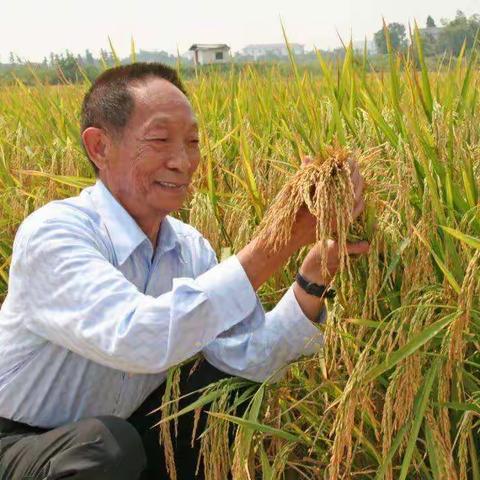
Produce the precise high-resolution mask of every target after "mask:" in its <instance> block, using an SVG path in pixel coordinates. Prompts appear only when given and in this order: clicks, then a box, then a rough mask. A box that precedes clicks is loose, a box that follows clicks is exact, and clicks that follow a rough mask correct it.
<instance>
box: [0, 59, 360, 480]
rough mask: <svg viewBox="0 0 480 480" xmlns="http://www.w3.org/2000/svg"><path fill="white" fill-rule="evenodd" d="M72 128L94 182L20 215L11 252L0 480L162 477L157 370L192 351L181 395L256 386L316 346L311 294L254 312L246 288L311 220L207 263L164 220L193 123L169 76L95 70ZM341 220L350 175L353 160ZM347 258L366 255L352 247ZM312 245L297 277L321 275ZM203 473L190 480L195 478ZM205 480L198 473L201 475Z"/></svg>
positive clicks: (204, 249) (192, 157) (192, 164)
mask: <svg viewBox="0 0 480 480" xmlns="http://www.w3.org/2000/svg"><path fill="white" fill-rule="evenodd" d="M81 133H82V139H83V144H84V147H85V151H86V153H87V155H88V157H89V159H90V161H91V162H92V164H93V167H94V169H95V172H96V177H97V180H96V183H95V185H94V186H92V187H88V188H85V189H84V190H83V191H82V192H81V193H80V195H79V196H77V197H73V198H67V199H65V200H61V201H54V202H51V203H49V204H47V205H45V206H44V207H42V208H40V209H39V210H37V211H35V212H34V213H32V214H31V215H30V216H28V217H27V218H26V219H25V220H24V222H23V223H22V224H21V226H20V228H19V229H18V232H17V235H16V237H15V242H14V246H13V255H12V262H11V269H10V280H9V290H8V295H7V298H6V300H5V302H4V304H3V305H2V309H1V311H0V351H1V355H0V479H2V480H5V479H8V480H20V479H39V480H40V479H42V480H55V479H67V478H68V479H72V480H81V479H82V480H83V479H85V480H87V479H88V480H107V479H112V480H135V479H140V478H141V479H155V480H160V479H161V478H168V477H167V476H166V475H167V474H166V470H165V465H164V460H163V454H162V452H161V450H160V449H161V447H160V446H159V444H158V429H151V428H150V427H151V426H152V425H153V424H154V423H155V422H156V420H158V419H156V418H155V417H154V416H148V417H147V416H146V414H147V413H148V412H149V411H151V410H152V409H154V408H156V407H158V406H159V404H160V402H161V397H162V394H163V389H164V381H165V378H166V371H167V369H168V368H169V367H171V366H173V365H177V364H179V363H181V362H183V361H184V360H186V359H188V358H190V357H191V356H193V355H195V354H196V353H198V352H202V353H203V356H204V358H205V359H206V361H204V362H203V364H202V366H201V367H200V368H198V369H197V370H196V371H195V373H194V374H193V375H192V376H190V377H187V376H186V375H183V376H182V382H181V390H182V393H187V392H188V391H193V390H195V389H197V388H200V387H202V386H205V385H207V384H209V383H211V382H213V381H216V380H218V379H220V378H222V377H225V376H231V375H236V376H240V377H244V378H247V379H251V380H253V381H263V380H265V379H267V378H269V377H270V376H273V378H274V379H275V378H279V377H280V376H281V373H282V369H283V367H285V366H286V365H288V363H289V362H291V361H293V360H295V359H297V358H298V357H300V356H302V355H311V354H313V353H315V352H317V351H318V350H319V349H320V348H321V346H322V338H321V335H320V333H319V329H318V328H317V326H316V325H315V323H316V322H321V321H323V320H324V318H325V308H324V306H323V295H320V296H318V295H316V294H315V292H312V291H311V290H310V289H309V288H307V289H305V285H304V284H303V287H302V286H301V283H302V282H301V280H300V281H299V282H295V283H294V284H293V285H291V286H290V288H289V289H288V290H287V291H286V293H285V294H284V296H283V297H282V298H281V299H280V301H279V302H278V304H277V305H276V306H275V308H273V309H272V310H271V311H269V312H268V313H266V312H265V311H264V309H263V307H262V305H261V303H260V301H259V299H258V296H257V294H256V290H257V289H258V288H259V287H260V286H261V285H262V284H263V283H264V282H265V281H266V280H267V279H268V278H269V277H270V276H271V275H272V274H273V273H274V272H275V271H276V270H278V269H279V268H281V267H282V266H283V265H284V264H285V263H286V262H287V260H288V259H289V258H290V257H291V256H292V255H293V254H295V253H296V252H297V251H298V250H299V249H300V248H301V247H303V246H306V245H310V244H312V243H314V241H315V219H314V218H313V217H312V216H311V215H310V214H308V213H307V212H306V211H305V212H303V211H302V212H301V214H299V215H298V216H297V219H296V223H295V225H294V227H293V235H292V237H291V239H290V241H289V243H288V244H287V245H285V246H284V247H283V248H282V249H280V250H279V251H278V252H276V253H272V252H271V251H266V250H265V249H264V248H262V247H261V246H260V245H258V244H257V242H256V241H255V240H253V241H252V242H251V243H249V244H248V245H246V246H245V247H244V248H243V249H242V250H241V251H239V252H238V253H237V254H236V255H233V256H231V257H230V258H228V259H227V260H225V261H223V262H221V263H217V259H216V256H215V253H214V251H213V249H212V248H211V246H210V244H209V242H208V240H206V239H205V238H204V237H203V236H202V235H201V234H200V233H199V232H198V231H197V230H195V229H194V228H193V227H191V226H190V225H187V224H185V223H183V222H181V221H179V220H177V219H175V218H173V217H172V216H170V215H169V214H170V213H172V212H174V211H176V210H178V209H180V208H181V207H182V204H183V202H184V200H185V198H186V194H187V189H189V187H190V184H191V181H192V175H193V174H194V172H195V170H196V168H197V167H198V165H199V162H200V161H201V159H200V151H199V145H198V127H197V122H196V120H195V115H194V113H193V111H192V107H191V105H190V103H189V101H188V99H187V96H186V94H185V91H184V88H183V86H182V84H181V82H180V80H179V79H178V77H177V75H176V73H175V71H174V70H171V69H170V68H168V67H165V66H163V65H160V64H142V63H138V64H134V65H128V66H121V67H117V68H113V69H110V70H107V71H106V72H104V73H103V74H102V75H101V76H100V77H99V78H98V79H97V80H96V82H95V83H94V84H93V85H92V87H91V88H90V90H89V92H88V93H87V94H86V96H85V98H84V101H83V107H82V125H81ZM352 164H353V167H354V168H353V169H352V182H353V184H354V186H355V190H356V202H355V208H354V216H358V215H359V214H360V212H361V211H362V209H363V200H362V192H363V179H362V177H361V175H360V174H359V172H358V167H357V165H356V163H355V162H352ZM349 248H350V253H352V254H361V253H365V252H366V251H367V249H368V244H366V243H365V242H363V243H358V244H352V245H350V246H349ZM319 253H320V252H319V250H318V247H316V246H313V247H311V249H310V251H309V253H308V254H307V256H306V258H305V260H304V262H303V264H302V265H301V268H300V273H301V275H302V276H303V277H304V278H305V279H306V280H307V281H308V282H312V283H316V284H319V285H327V284H328V283H329V282H330V281H331V276H333V275H334V274H335V271H336V269H337V266H338V258H337V251H336V248H335V244H332V246H331V248H329V250H328V265H329V274H330V276H329V278H322V277H321V276H320V274H319V270H320V269H319V268H318V265H319V264H318V259H319ZM182 422H183V424H182V425H181V426H180V432H179V438H178V439H177V441H176V442H175V443H174V445H175V455H176V457H177V458H181V461H179V462H177V464H178V478H179V479H180V480H191V479H193V478H195V474H194V471H195V464H196V454H197V451H196V450H195V449H192V448H191V446H190V434H191V431H192V427H193V420H192V417H189V416H185V418H183V417H182ZM199 475H200V477H201V473H200V474H199ZM201 478H203V477H201Z"/></svg>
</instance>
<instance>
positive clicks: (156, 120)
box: [145, 112, 198, 129]
mask: <svg viewBox="0 0 480 480" xmlns="http://www.w3.org/2000/svg"><path fill="white" fill-rule="evenodd" d="M173 120H174V118H173V116H172V115H169V114H167V113H157V114H155V115H154V116H153V117H152V118H150V119H149V120H148V121H147V123H146V125H145V126H146V128H147V129H150V128H155V127H162V126H164V125H167V124H169V123H171V122H172V121H173ZM190 123H191V125H192V127H197V126H198V123H197V120H196V118H195V116H194V115H193V112H192V115H191V117H190Z"/></svg>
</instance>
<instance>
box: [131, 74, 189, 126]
mask: <svg viewBox="0 0 480 480" xmlns="http://www.w3.org/2000/svg"><path fill="white" fill-rule="evenodd" d="M131 92H132V93H133V96H134V99H135V110H136V113H137V114H141V115H142V116H143V115H147V117H148V120H147V126H148V127H149V128H150V127H155V126H156V125H161V124H166V123H169V122H171V121H173V120H174V118H175V117H177V116H178V115H182V116H185V117H188V121H189V123H191V124H192V125H193V126H196V125H197V121H196V119H195V114H194V112H193V110H192V107H191V105H190V102H189V100H188V99H187V97H186V96H185V95H184V94H183V92H182V91H181V90H179V89H178V88H177V87H176V86H175V85H173V84H172V83H170V82H169V81H168V80H165V79H162V78H150V79H148V80H146V81H143V82H138V83H135V84H132V85H131Z"/></svg>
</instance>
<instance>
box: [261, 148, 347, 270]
mask: <svg viewBox="0 0 480 480" xmlns="http://www.w3.org/2000/svg"><path fill="white" fill-rule="evenodd" d="M349 158H350V152H349V151H348V150H345V149H343V148H339V147H328V148H326V153H325V154H324V155H321V156H320V155H319V156H318V157H316V158H315V159H314V160H313V162H312V163H310V164H308V165H304V166H302V167H301V168H300V169H299V170H298V171H297V172H296V173H295V175H293V177H291V178H290V180H289V181H288V182H287V183H286V184H285V185H284V187H283V188H282V189H281V190H280V192H279V194H278V195H277V196H276V198H275V200H274V201H273V203H272V205H271V206H270V208H269V209H268V211H267V214H266V215H265V217H264V218H263V219H262V222H261V223H260V225H259V228H258V230H257V234H256V237H257V241H258V242H259V243H260V244H261V245H262V246H264V247H265V248H268V249H271V250H273V251H278V250H279V249H280V248H282V247H283V246H284V245H286V244H287V243H288V241H289V240H290V238H291V236H292V234H293V232H292V228H293V225H294V222H295V219H296V217H297V215H298V213H299V211H300V209H301V208H302V207H305V208H306V209H307V210H308V211H309V212H310V213H311V214H312V215H313V216H314V217H315V218H316V219H317V225H316V241H317V242H321V243H323V244H324V245H326V243H327V240H328V239H330V238H334V239H336V240H337V241H338V244H339V251H340V270H341V271H342V270H344V269H345V267H348V253H347V234H348V229H349V227H350V225H351V223H352V222H353V207H354V201H355V192H354V187H353V183H352V179H351V168H350V163H349V161H348V159H349ZM320 268H321V271H322V273H325V274H326V273H327V261H326V257H325V256H324V257H323V258H322V259H321V262H320Z"/></svg>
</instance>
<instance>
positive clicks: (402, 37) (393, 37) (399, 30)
mask: <svg viewBox="0 0 480 480" xmlns="http://www.w3.org/2000/svg"><path fill="white" fill-rule="evenodd" d="M387 30H388V32H389V33H390V41H391V44H392V49H393V50H397V51H399V50H403V49H404V48H406V47H407V33H406V30H405V25H402V24H401V23H396V22H394V23H389V24H388V26H387ZM374 40H375V45H376V46H377V49H378V51H379V53H387V52H388V49H387V41H386V38H385V32H384V30H383V28H382V29H381V30H379V31H378V32H376V33H375V35H374Z"/></svg>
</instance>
